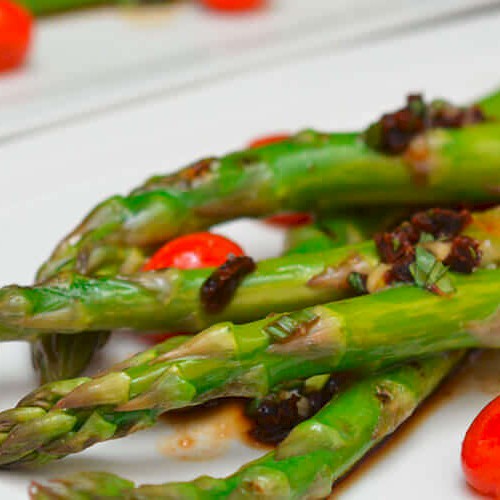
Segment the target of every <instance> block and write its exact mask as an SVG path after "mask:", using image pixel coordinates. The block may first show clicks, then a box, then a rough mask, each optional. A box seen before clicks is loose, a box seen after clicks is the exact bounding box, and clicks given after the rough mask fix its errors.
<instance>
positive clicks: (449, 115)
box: [430, 103, 486, 128]
mask: <svg viewBox="0 0 500 500" xmlns="http://www.w3.org/2000/svg"><path fill="white" fill-rule="evenodd" d="M485 119H486V118H485V116H484V113H483V112H482V110H481V108H480V107H479V106H469V107H468V108H457V107H455V106H453V105H451V104H449V103H432V104H431V105H430V121H431V126H432V127H434V128H438V127H439V128H461V127H465V126H467V125H474V124H476V123H482V122H484V121H485Z"/></svg>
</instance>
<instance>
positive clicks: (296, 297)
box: [0, 208, 500, 340]
mask: <svg viewBox="0 0 500 500" xmlns="http://www.w3.org/2000/svg"><path fill="white" fill-rule="evenodd" d="M339 226H340V224H337V227H339ZM464 234H466V235H470V236H472V237H474V238H475V239H477V240H478V241H479V242H480V243H481V248H483V249H484V250H483V253H484V257H483V259H482V265H483V266H484V267H490V266H492V265H496V264H497V263H498V262H499V261H500V208H495V209H492V210H489V211H487V212H484V213H477V214H475V215H474V217H473V220H472V223H471V224H470V225H469V226H468V227H467V228H466V229H465V231H464ZM438 244H439V243H438ZM444 245H446V244H444V243H443V244H440V248H441V249H440V252H442V251H443V248H442V247H443V246H444ZM379 265H380V257H379V255H378V253H377V249H376V247H375V244H374V242H373V241H372V242H370V241H366V242H363V243H358V244H356V245H350V246H345V247H339V248H336V249H332V250H327V251H324V252H318V253H308V254H304V255H301V256H300V258H298V257H297V256H296V255H290V256H287V257H280V258H276V259H269V260H266V261H262V262H260V263H259V264H258V267H257V270H256V271H255V272H254V273H252V274H250V275H249V276H247V277H246V278H245V279H244V280H243V282H242V284H241V285H240V287H239V288H238V290H237V292H236V295H235V296H234V298H233V300H232V301H231V303H230V304H229V305H228V306H227V307H226V308H225V309H224V310H223V311H222V312H221V313H218V314H211V313H209V312H206V311H205V309H204V307H203V305H202V303H201V302H200V288H201V286H202V284H203V282H204V281H205V280H206V279H207V278H208V276H210V274H211V273H212V272H213V269H199V270H189V271H185V270H179V269H167V270H163V271H148V272H144V273H138V274H134V275H130V276H126V277H110V278H107V277H100V278H89V277H85V276H80V275H75V274H70V273H68V274H66V275H59V276H58V278H57V279H55V281H54V283H51V282H46V283H44V284H41V285H37V286H34V287H17V286H9V287H5V288H2V289H0V340H13V339H22V338H25V339H31V338H33V337H35V336H36V335H37V334H40V333H50V332H52V331H58V332H60V333H61V334H77V333H78V332H82V331H87V332H92V331H101V330H112V329H119V328H132V329H135V330H138V331H148V330H149V331H154V330H158V329H159V330H165V331H168V330H171V331H182V332H197V331H200V330H201V329H203V328H206V327H208V326H210V325H212V324H214V323H217V322H220V321H227V320H229V321H234V322H237V323H242V322H247V321H252V320H254V319H258V318H261V317H263V316H265V315H266V314H269V313H271V312H285V311H290V310H295V309H299V308H302V307H307V306H310V305H314V304H318V303H324V302H329V301H333V300H338V299H341V298H345V297H348V296H352V295H354V290H353V289H352V288H351V287H350V286H349V285H348V283H347V278H348V275H349V274H350V273H351V272H363V273H367V274H368V273H370V272H372V271H374V270H376V269H377V266H379Z"/></svg>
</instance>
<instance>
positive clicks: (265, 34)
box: [0, 0, 495, 139]
mask: <svg viewBox="0 0 500 500" xmlns="http://www.w3.org/2000/svg"><path fill="white" fill-rule="evenodd" d="M494 3H495V2H494V0H438V1H435V0H421V1H419V2H418V3H417V4H416V3H415V2H412V1H401V0H335V1H331V0H312V1H308V2H304V1H303V0H272V1H271V2H270V7H269V8H268V9H265V10H263V11H262V12H259V13H255V14H248V15H240V16H227V15H221V14H214V13H212V12H210V11H207V10H205V9H202V8H200V7H199V6H197V5H196V3H195V2H187V3H185V4H181V5H174V6H172V7H168V6H167V7H163V8H161V7H160V8H159V7H156V8H154V9H153V10H152V11H151V9H150V10H148V9H143V10H137V9H136V10H135V11H132V12H134V13H132V12H131V11H130V9H128V10H126V9H97V10H89V11H83V12H78V13H76V14H68V15H64V16H60V17H55V18H52V19H50V18H49V19H44V20H40V21H39V23H38V30H37V36H36V39H35V42H36V43H35V44H34V53H33V54H32V57H31V59H30V64H29V65H27V66H26V67H24V68H23V69H22V70H20V71H18V72H15V73H12V74H10V75H9V76H7V75H3V76H2V78H1V80H0V108H1V109H2V116H1V118H0V139H1V138H2V137H5V136H10V135H12V134H16V133H20V132H23V131H26V130H32V129H34V128H35V129H36V128H40V127H44V126H46V125H48V124H51V123H54V122H58V121H61V120H66V119H68V118H71V117H75V116H81V115H85V114H88V113H90V112H96V111H97V110H102V109H107V108H109V107H110V106H115V105H117V104H123V103H125V102H129V103H130V102H137V100H140V99H141V98H144V97H146V96H151V95H155V94H157V93H163V94H164V93H172V92H175V91H177V92H178V91H179V90H180V89H182V88H185V87H186V85H193V84H195V83H199V82H200V81H204V80H206V79H210V78H214V77H216V76H217V77H218V76H220V75H221V74H227V73H228V72H229V73H234V72H235V71H241V70H242V69H246V70H251V71H255V68H256V67H257V68H258V67H260V66H261V65H262V64H265V63H267V64H268V63H269V62H270V61H275V60H280V59H281V58H283V57H284V56H287V57H291V56H292V54H297V53H303V52H304V51H307V50H308V51H313V50H316V49H317V48H318V47H321V46H324V45H330V46H335V45H338V44H339V43H340V42H346V41H351V43H352V41H354V40H356V39H358V38H359V37H361V36H363V35H367V34H368V33H373V32H380V31H381V30H382V31H383V30H384V29H387V28H389V27H393V28H397V29H402V28H404V27H405V26H406V27H408V25H412V24H413V25H414V23H418V22H423V21H428V22H429V21H432V20H436V19H442V18H443V17H446V16H447V15H449V14H457V13H459V12H463V11H467V10H469V9H479V8H481V7H483V6H486V5H492V4H494Z"/></svg>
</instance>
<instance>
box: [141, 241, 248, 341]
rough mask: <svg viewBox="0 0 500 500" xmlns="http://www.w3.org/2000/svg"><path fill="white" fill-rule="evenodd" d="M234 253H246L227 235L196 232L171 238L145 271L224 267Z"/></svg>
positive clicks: (159, 336) (158, 337) (156, 337)
mask: <svg viewBox="0 0 500 500" xmlns="http://www.w3.org/2000/svg"><path fill="white" fill-rule="evenodd" d="M230 255H235V256H238V257H239V256H242V255H245V252H244V251H243V250H242V248H241V247H240V246H239V245H237V244H236V243H234V242H233V241H231V240H229V239H228V238H224V236H219V235H217V234H212V233H193V234H188V235H186V236H181V237H179V238H176V239H175V240H172V241H169V242H168V243H166V244H165V245H164V246H163V247H162V248H160V249H159V250H158V251H157V252H156V253H155V254H154V255H153V256H152V257H151V259H150V260H149V261H148V262H146V264H145V265H144V267H143V271H154V270H158V269H165V268H167V267H176V268H178V269H199V268H203V267H215V266H217V267H218V266H221V265H222V264H224V262H226V260H227V259H228V257H229V256H230ZM175 335H183V333H182V332H176V333H150V334H146V335H142V336H141V338H142V339H144V340H145V341H146V342H149V343H151V344H158V343H159V342H163V341H164V340H167V339H169V338H170V337H174V336H175Z"/></svg>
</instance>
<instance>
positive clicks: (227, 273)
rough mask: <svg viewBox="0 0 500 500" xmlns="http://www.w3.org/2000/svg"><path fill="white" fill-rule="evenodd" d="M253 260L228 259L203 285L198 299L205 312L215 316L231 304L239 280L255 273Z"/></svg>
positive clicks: (244, 257)
mask: <svg viewBox="0 0 500 500" xmlns="http://www.w3.org/2000/svg"><path fill="white" fill-rule="evenodd" d="M255 269H256V265H255V262H254V260H253V259H252V258H251V257H248V256H242V257H229V259H228V260H227V261H226V262H225V263H224V264H222V266H220V267H219V268H218V269H216V270H215V271H214V272H213V273H212V274H211V275H210V276H209V277H208V278H207V280H206V281H205V283H203V285H202V287H201V290H200V299H201V303H202V304H203V307H204V308H205V311H206V312H208V313H210V314H216V313H219V312H221V311H223V310H224V308H225V307H226V306H227V305H228V304H229V302H231V299H232V298H233V296H234V294H235V292H236V290H237V288H238V286H239V284H240V283H241V280H242V279H243V278H244V277H245V276H246V275H247V274H250V273H251V272H253V271H255Z"/></svg>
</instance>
